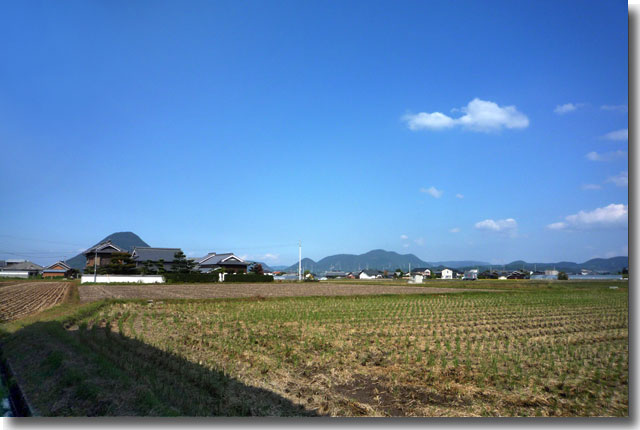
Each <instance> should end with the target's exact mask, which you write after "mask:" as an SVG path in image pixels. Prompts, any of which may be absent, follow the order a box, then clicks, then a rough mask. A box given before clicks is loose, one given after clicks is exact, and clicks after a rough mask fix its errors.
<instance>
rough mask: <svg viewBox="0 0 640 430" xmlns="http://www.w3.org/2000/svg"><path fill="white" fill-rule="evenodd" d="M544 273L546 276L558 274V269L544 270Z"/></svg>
mask: <svg viewBox="0 0 640 430" xmlns="http://www.w3.org/2000/svg"><path fill="white" fill-rule="evenodd" d="M544 274H545V275H547V276H558V271H557V270H556V269H553V270H545V271H544Z"/></svg>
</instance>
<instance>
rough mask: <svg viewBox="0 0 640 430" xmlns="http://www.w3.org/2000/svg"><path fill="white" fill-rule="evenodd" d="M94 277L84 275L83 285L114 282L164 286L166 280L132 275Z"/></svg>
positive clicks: (157, 277) (159, 277)
mask: <svg viewBox="0 0 640 430" xmlns="http://www.w3.org/2000/svg"><path fill="white" fill-rule="evenodd" d="M93 276H94V275H82V280H81V281H80V283H81V284H86V283H87V282H99V283H101V284H109V283H112V282H130V283H133V284H164V278H163V277H162V276H159V275H157V276H153V275H152V276H135V275H134V276H131V275H98V276H96V278H95V281H94V278H93Z"/></svg>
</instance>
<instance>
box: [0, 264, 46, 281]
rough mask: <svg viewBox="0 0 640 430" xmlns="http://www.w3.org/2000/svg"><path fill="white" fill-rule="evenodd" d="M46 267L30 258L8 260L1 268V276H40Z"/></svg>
mask: <svg viewBox="0 0 640 430" xmlns="http://www.w3.org/2000/svg"><path fill="white" fill-rule="evenodd" d="M42 269H44V267H42V266H40V265H39V264H36V263H33V262H31V261H28V260H6V261H5V265H4V266H3V267H1V268H0V276H3V277H9V278H31V277H33V276H38V275H39V274H40V271H41V270H42Z"/></svg>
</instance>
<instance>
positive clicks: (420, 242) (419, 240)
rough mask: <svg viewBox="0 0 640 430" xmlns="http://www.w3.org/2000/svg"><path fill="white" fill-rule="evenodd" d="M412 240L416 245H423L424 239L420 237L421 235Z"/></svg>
mask: <svg viewBox="0 0 640 430" xmlns="http://www.w3.org/2000/svg"><path fill="white" fill-rule="evenodd" d="M414 242H415V243H416V244H417V245H420V246H422V245H424V239H423V238H421V237H419V238H417V239H414Z"/></svg>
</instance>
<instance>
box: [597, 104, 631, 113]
mask: <svg viewBox="0 0 640 430" xmlns="http://www.w3.org/2000/svg"><path fill="white" fill-rule="evenodd" d="M600 109H602V110H613V111H618V112H626V111H627V110H628V108H627V105H602V106H600Z"/></svg>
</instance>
